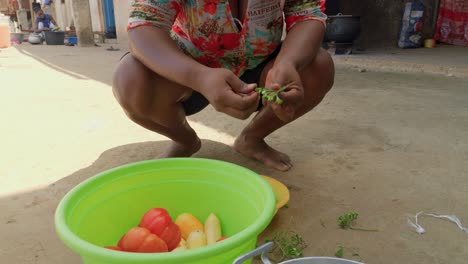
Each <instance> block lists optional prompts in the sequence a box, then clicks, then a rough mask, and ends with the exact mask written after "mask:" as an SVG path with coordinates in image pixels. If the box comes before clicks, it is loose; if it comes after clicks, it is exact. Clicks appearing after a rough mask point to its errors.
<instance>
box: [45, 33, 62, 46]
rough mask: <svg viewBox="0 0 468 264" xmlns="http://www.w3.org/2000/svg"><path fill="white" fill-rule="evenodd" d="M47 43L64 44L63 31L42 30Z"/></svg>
mask: <svg viewBox="0 0 468 264" xmlns="http://www.w3.org/2000/svg"><path fill="white" fill-rule="evenodd" d="M44 32H45V41H46V43H47V45H65V32H63V31H57V32H54V31H44Z"/></svg>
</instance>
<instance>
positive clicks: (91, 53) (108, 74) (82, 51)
mask: <svg viewBox="0 0 468 264" xmlns="http://www.w3.org/2000/svg"><path fill="white" fill-rule="evenodd" d="M116 46H118V45H113V47H116ZM15 47H16V49H17V50H18V51H19V52H21V53H22V54H23V55H26V56H29V57H32V58H33V59H35V60H37V61H39V62H40V63H42V64H44V65H45V66H47V67H50V68H52V69H53V70H56V71H59V72H61V73H64V74H67V75H69V76H71V77H74V78H77V79H81V80H86V79H92V80H96V81H99V82H102V83H105V84H109V85H110V84H111V82H112V73H113V70H114V68H115V66H116V65H117V63H118V62H119V60H120V58H121V57H122V55H124V54H125V52H126V51H127V49H126V47H125V46H124V45H122V47H121V48H119V50H114V51H109V50H108V49H109V48H110V47H111V45H109V44H103V45H102V46H100V47H89V48H81V47H75V46H71V47H70V46H46V45H30V44H28V43H24V44H22V45H19V46H15Z"/></svg>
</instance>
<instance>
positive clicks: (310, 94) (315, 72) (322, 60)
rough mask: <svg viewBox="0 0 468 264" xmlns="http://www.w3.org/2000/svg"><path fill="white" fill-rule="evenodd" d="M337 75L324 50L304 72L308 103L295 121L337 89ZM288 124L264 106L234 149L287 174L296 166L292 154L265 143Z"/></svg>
mask: <svg viewBox="0 0 468 264" xmlns="http://www.w3.org/2000/svg"><path fill="white" fill-rule="evenodd" d="M273 64H274V61H271V62H270V63H269V64H268V65H267V66H266V67H265V69H264V70H263V72H262V77H261V80H260V86H264V85H265V79H266V75H267V73H268V71H269V70H270V69H271V68H272V66H273ZM334 75H335V69H334V64H333V60H332V59H331V57H330V55H329V54H328V53H327V52H326V51H325V50H323V49H322V50H321V51H320V52H319V54H318V55H317V58H316V59H315V61H313V62H312V63H311V64H310V65H309V66H307V67H306V68H305V69H304V70H303V71H302V72H300V76H301V80H302V84H303V86H304V104H303V106H302V107H301V108H300V109H299V110H298V111H296V115H295V116H294V119H297V118H298V117H300V116H302V115H304V114H305V113H307V112H309V111H310V110H312V109H313V108H314V107H315V106H317V105H318V104H319V103H320V102H321V101H322V99H323V98H324V96H325V95H326V93H327V92H328V91H329V90H330V89H331V87H332V86H333V81H334ZM286 124H287V123H285V122H283V121H281V120H280V119H278V117H277V116H276V115H275V113H274V112H273V110H272V109H271V108H270V107H264V108H263V109H262V110H261V111H260V112H259V113H258V114H257V115H256V116H255V117H254V118H253V120H252V121H251V122H250V124H249V125H248V126H247V127H246V128H244V130H243V131H242V132H241V134H240V135H239V136H238V137H237V139H236V141H235V143H234V149H235V150H237V151H238V152H240V153H241V154H243V155H245V156H247V157H250V158H253V159H256V160H258V161H260V162H263V163H264V164H265V165H266V166H269V167H272V168H274V169H277V170H281V171H287V170H289V169H290V168H291V167H292V164H291V161H290V158H289V157H288V155H286V154H284V153H281V152H279V151H277V150H275V149H273V148H272V147H270V146H269V145H268V144H267V143H266V142H265V137H267V136H268V135H270V134H271V133H273V132H274V131H275V130H277V129H279V128H281V127H283V126H284V125H286Z"/></svg>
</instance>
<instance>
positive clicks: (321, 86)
mask: <svg viewBox="0 0 468 264" xmlns="http://www.w3.org/2000/svg"><path fill="white" fill-rule="evenodd" d="M301 75H302V81H303V85H304V89H307V90H308V91H307V92H305V95H306V98H305V99H306V100H307V101H310V102H311V103H316V102H317V101H321V100H322V99H323V98H324V97H325V95H326V94H327V93H328V91H330V89H331V88H332V87H333V84H334V82H335V65H334V63H333V59H332V58H331V56H330V54H328V52H327V51H325V50H324V49H320V51H319V53H318V54H317V56H316V58H315V60H314V61H313V62H312V63H310V64H309V65H308V66H307V67H306V68H305V69H304V70H303V72H302V74H301Z"/></svg>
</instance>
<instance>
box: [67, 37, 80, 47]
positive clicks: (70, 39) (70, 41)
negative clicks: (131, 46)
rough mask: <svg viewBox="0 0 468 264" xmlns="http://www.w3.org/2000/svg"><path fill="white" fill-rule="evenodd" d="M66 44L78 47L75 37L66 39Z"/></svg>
mask: <svg viewBox="0 0 468 264" xmlns="http://www.w3.org/2000/svg"><path fill="white" fill-rule="evenodd" d="M67 42H68V43H69V44H73V45H78V38H77V37H68V38H67Z"/></svg>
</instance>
